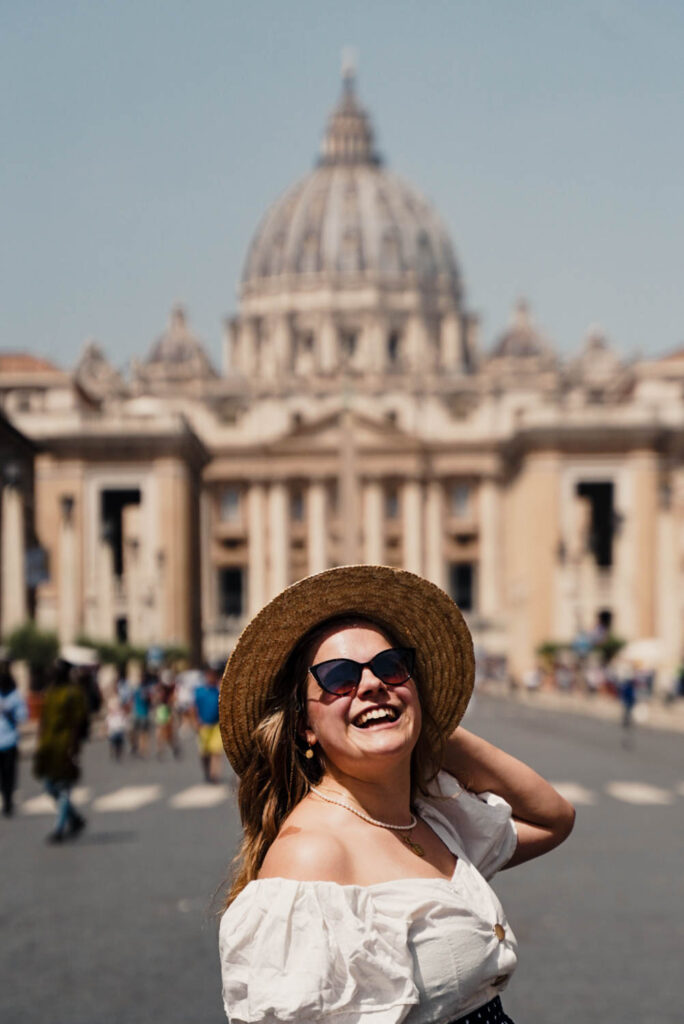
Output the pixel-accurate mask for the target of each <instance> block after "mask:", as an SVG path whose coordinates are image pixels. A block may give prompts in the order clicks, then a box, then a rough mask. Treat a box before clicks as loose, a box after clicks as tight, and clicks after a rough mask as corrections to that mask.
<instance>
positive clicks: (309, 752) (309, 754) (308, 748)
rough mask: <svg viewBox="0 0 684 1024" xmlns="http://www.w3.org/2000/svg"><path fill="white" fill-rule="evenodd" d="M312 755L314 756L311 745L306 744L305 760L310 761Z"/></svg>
mask: <svg viewBox="0 0 684 1024" xmlns="http://www.w3.org/2000/svg"><path fill="white" fill-rule="evenodd" d="M313 756H314V752H313V747H312V746H308V747H307V748H306V750H305V752H304V757H305V758H306V759H307V761H310V760H311V758H312V757H313Z"/></svg>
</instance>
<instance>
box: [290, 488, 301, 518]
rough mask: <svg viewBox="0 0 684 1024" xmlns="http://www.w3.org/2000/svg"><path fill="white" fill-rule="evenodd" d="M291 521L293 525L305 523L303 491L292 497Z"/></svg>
mask: <svg viewBox="0 0 684 1024" xmlns="http://www.w3.org/2000/svg"><path fill="white" fill-rule="evenodd" d="M290 519H291V520H292V522H293V523H303V522H304V492H303V491H301V490H296V491H293V492H292V494H291V495H290Z"/></svg>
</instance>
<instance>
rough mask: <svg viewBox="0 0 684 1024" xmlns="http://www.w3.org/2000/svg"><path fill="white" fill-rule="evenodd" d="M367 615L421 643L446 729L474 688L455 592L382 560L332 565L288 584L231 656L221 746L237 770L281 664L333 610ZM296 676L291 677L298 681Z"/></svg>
mask: <svg viewBox="0 0 684 1024" xmlns="http://www.w3.org/2000/svg"><path fill="white" fill-rule="evenodd" d="M346 613H350V614H352V615H354V614H358V615H365V616H369V617H370V618H372V619H375V620H376V621H377V622H378V623H379V624H380V625H384V626H385V627H386V628H387V629H388V630H390V632H391V633H393V634H394V635H395V636H397V637H398V639H400V640H401V641H402V643H403V644H405V645H406V646H408V647H415V649H416V672H417V676H418V678H419V679H420V680H421V683H422V686H423V688H424V689H427V690H428V691H429V693H430V698H431V703H432V709H433V714H434V717H435V721H436V723H437V725H438V726H439V728H440V730H441V731H442V732H443V733H444V735H447V734H448V733H450V732H451V731H452V730H453V729H454V728H455V727H456V725H457V724H458V722H459V721H460V719H461V717H462V716H463V713H464V711H465V709H466V707H467V704H468V701H469V699H470V695H471V693H472V689H473V679H474V675H475V661H474V657H473V644H472V639H471V636H470V631H469V630H468V627H467V625H466V623H465V621H464V619H463V616H462V615H461V613H460V611H459V610H458V608H457V606H456V605H455V604H454V602H453V601H452V600H451V598H450V597H449V596H448V595H447V594H445V593H444V591H443V590H440V588H439V587H437V586H435V584H434V583H430V582H429V581H428V580H425V579H423V578H422V577H420V576H416V575H415V574H414V573H410V572H406V571H405V570H403V569H392V568H390V567H388V566H383V565H348V566H341V567H339V568H336V569H328V570H326V571H325V572H322V573H318V574H317V575H315V576H308V577H306V579H303V580H300V581H299V582H298V583H294V584H293V585H292V586H291V587H288V588H287V589H286V590H283V591H282V593H280V594H278V596H277V597H275V598H274V599H273V600H272V601H271V602H270V603H269V604H267V605H266V606H265V607H264V608H262V609H261V611H260V612H259V613H258V614H257V615H256V616H255V617H254V618H253V619H252V621H251V622H250V623H249V624H248V625H247V626H246V628H245V629H244V631H243V632H242V634H241V636H240V637H239V639H238V641H237V643H236V645H235V648H234V650H233V652H232V654H231V656H230V658H229V659H228V662H227V664H226V668H225V671H224V673H223V680H222V682H221V695H220V724H221V736H222V738H223V747H224V750H225V752H226V755H227V757H228V760H229V761H230V763H231V765H232V766H233V768H234V770H235V772H236V773H237V774H238V775H241V774H242V773H243V771H244V769H245V767H246V766H247V764H248V763H249V759H250V756H251V749H252V735H253V733H254V729H255V727H256V726H257V724H258V723H259V721H260V720H261V719H262V718H263V717H264V715H265V714H266V712H267V710H268V706H269V697H270V696H271V693H272V690H273V687H274V683H275V680H276V678H277V676H278V672H279V671H280V669H281V667H282V666H283V665H284V663H285V661H286V660H287V658H288V657H289V656H290V654H291V653H292V650H293V649H294V647H295V646H296V645H297V643H298V641H299V640H300V638H301V637H302V636H303V635H304V634H305V633H307V632H308V631H309V630H310V629H311V628H313V626H315V625H317V624H318V623H320V622H322V621H323V620H324V619H328V618H330V617H332V616H334V615H341V614H346ZM294 685H295V680H293V689H294Z"/></svg>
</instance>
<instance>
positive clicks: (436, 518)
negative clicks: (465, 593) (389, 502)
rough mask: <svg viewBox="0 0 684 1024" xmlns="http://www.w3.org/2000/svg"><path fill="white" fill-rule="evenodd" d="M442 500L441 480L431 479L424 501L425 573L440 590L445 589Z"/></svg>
mask: <svg viewBox="0 0 684 1024" xmlns="http://www.w3.org/2000/svg"><path fill="white" fill-rule="evenodd" d="M443 500H444V499H443V489H442V484H441V482H440V481H439V480H431V481H430V482H429V484H428V486H427V499H426V503H425V575H426V576H427V578H428V579H429V580H432V582H433V583H436V584H437V586H438V587H441V588H442V590H446V587H447V580H446V565H445V562H444V527H443V513H442V509H443Z"/></svg>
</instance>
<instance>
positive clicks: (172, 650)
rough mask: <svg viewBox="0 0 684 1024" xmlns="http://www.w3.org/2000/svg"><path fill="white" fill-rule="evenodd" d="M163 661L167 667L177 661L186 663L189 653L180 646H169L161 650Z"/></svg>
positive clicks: (185, 648)
mask: <svg viewBox="0 0 684 1024" xmlns="http://www.w3.org/2000/svg"><path fill="white" fill-rule="evenodd" d="M163 651H164V661H165V662H166V664H167V665H173V664H175V663H176V662H178V661H187V660H188V658H189V657H190V652H189V650H188V648H187V647H183V645H182V644H170V645H169V646H168V647H164V648H163Z"/></svg>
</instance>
